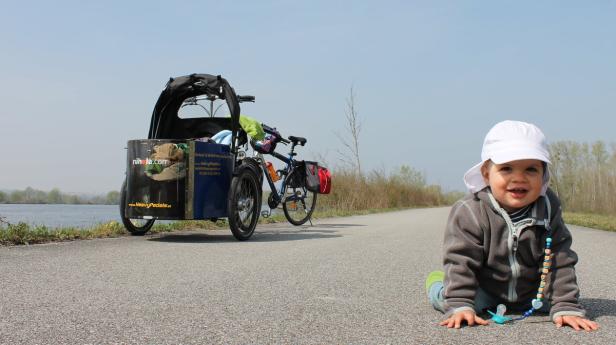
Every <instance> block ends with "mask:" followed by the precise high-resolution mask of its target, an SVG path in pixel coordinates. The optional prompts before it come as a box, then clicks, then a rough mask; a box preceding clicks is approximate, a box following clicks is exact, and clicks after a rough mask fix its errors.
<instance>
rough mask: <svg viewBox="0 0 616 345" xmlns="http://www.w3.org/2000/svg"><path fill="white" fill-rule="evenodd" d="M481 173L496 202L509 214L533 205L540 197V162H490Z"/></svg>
mask: <svg viewBox="0 0 616 345" xmlns="http://www.w3.org/2000/svg"><path fill="white" fill-rule="evenodd" d="M481 173H482V175H483V178H484V180H485V181H486V184H487V185H489V186H490V188H491V189H492V194H493V195H494V198H495V199H496V201H498V203H499V204H500V205H501V207H502V208H504V209H505V210H507V211H509V212H511V211H515V210H517V209H519V208H522V207H524V206H526V205H529V204H531V203H533V202H534V201H535V200H537V198H539V195H541V187H542V186H543V162H542V161H540V160H537V159H523V160H519V161H511V162H507V163H503V164H495V163H491V162H490V163H487V165H484V166H483V167H482V169H481Z"/></svg>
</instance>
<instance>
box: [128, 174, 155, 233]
mask: <svg viewBox="0 0 616 345" xmlns="http://www.w3.org/2000/svg"><path fill="white" fill-rule="evenodd" d="M125 206H126V180H124V183H122V189H121V192H120V218H122V224H124V227H125V228H126V230H128V232H130V234H131V235H133V236H143V235H145V234H146V232H148V231H150V229H151V228H152V225H154V221H155V220H154V219H138V218H126V217H125V216H124V207H125Z"/></svg>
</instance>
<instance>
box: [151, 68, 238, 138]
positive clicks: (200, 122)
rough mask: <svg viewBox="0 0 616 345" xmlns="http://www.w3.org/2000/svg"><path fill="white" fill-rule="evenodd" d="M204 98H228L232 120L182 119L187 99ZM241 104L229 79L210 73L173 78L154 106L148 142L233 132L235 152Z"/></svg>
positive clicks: (228, 118)
mask: <svg viewBox="0 0 616 345" xmlns="http://www.w3.org/2000/svg"><path fill="white" fill-rule="evenodd" d="M201 95H207V96H216V97H218V98H220V99H224V100H226V102H227V106H228V107H229V113H230V114H231V117H224V118H215V117H203V118H187V119H181V118H180V117H179V116H178V111H179V109H180V107H181V106H182V103H183V102H184V100H185V99H187V98H189V97H196V96H201ZM239 118H240V105H239V102H238V99H237V95H236V94H235V91H234V90H233V88H232V87H231V85H229V83H228V82H227V80H226V79H224V78H222V77H221V76H213V75H209V74H191V75H187V76H182V77H177V78H171V79H169V82H167V85H166V87H165V89H164V90H163V92H162V93H161V94H160V96H159V97H158V101H157V102H156V105H155V106H154V111H153V113H152V120H151V122H150V131H149V133H148V139H190V138H201V137H211V136H212V135H214V134H216V133H217V132H219V131H221V130H223V129H229V130H231V132H232V133H233V139H232V150H234V149H235V138H236V137H237V131H238V128H239Z"/></svg>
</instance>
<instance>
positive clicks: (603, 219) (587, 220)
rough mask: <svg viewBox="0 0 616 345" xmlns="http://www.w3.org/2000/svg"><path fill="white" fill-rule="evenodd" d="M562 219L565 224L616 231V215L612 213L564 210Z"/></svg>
mask: <svg viewBox="0 0 616 345" xmlns="http://www.w3.org/2000/svg"><path fill="white" fill-rule="evenodd" d="M563 219H564V220H565V223H567V224H573V225H579V226H585V227H588V228H594V229H601V230H607V231H616V216H612V215H601V214H594V213H574V212H564V213H563Z"/></svg>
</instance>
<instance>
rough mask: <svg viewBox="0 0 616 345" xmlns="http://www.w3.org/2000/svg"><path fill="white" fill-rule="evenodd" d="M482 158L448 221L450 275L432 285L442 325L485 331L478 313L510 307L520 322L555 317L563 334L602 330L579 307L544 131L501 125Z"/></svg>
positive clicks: (434, 276) (432, 278) (437, 274)
mask: <svg viewBox="0 0 616 345" xmlns="http://www.w3.org/2000/svg"><path fill="white" fill-rule="evenodd" d="M481 159H482V162H480V163H479V164H477V165H475V166H474V167H472V168H471V169H470V170H469V171H468V172H467V173H466V174H465V175H464V182H465V183H466V186H467V188H468V189H469V191H470V194H469V195H467V196H466V197H465V198H463V199H462V200H460V201H458V202H457V203H456V204H455V205H454V206H453V208H452V210H451V213H450V214H449V219H448V222H447V228H446V231H445V239H444V243H443V249H444V260H443V263H444V269H445V271H444V272H443V271H434V272H432V273H430V274H429V275H428V279H427V280H426V290H427V292H428V296H429V299H430V303H431V304H432V305H433V306H434V308H435V309H437V310H439V311H441V312H443V313H445V316H446V319H445V320H444V321H442V322H441V323H440V325H441V326H447V327H449V328H454V327H455V328H460V326H461V325H462V323H464V322H466V323H467V324H468V325H469V326H473V325H477V324H479V325H486V324H487V323H488V321H486V320H484V319H482V318H481V317H479V316H478V314H479V313H482V312H484V311H486V310H488V309H491V310H494V309H495V307H496V306H497V305H498V304H504V305H506V306H507V307H508V308H510V309H513V310H517V311H519V312H521V314H522V315H521V317H519V318H518V319H523V318H525V317H528V316H530V315H531V314H532V313H533V312H534V311H540V312H549V313H550V317H551V319H552V320H553V322H554V323H555V324H556V326H557V327H561V326H562V325H568V326H570V327H572V328H574V329H575V330H580V329H584V330H586V331H590V330H596V329H598V327H599V325H598V324H597V323H596V322H594V321H591V320H588V319H587V318H585V311H584V309H583V307H582V306H581V305H580V304H579V302H578V296H579V288H578V285H577V280H576V275H575V268H574V266H575V264H576V263H577V255H576V254H575V252H574V251H573V250H571V241H572V239H571V233H570V232H569V230H567V227H566V226H565V224H564V222H563V219H562V215H561V208H560V202H559V200H558V197H557V196H556V195H555V194H554V193H553V192H552V191H551V190H550V189H549V188H548V182H549V173H548V169H547V165H548V164H549V163H550V160H549V153H548V148H547V143H546V139H545V136H544V135H543V133H542V132H541V130H540V129H539V128H537V127H536V126H535V125H532V124H529V123H525V122H518V121H503V122H500V123H498V124H496V125H495V126H494V127H492V129H491V130H490V131H489V132H488V134H487V135H486V137H485V140H484V143H483V150H482V152H481ZM501 308H502V307H501Z"/></svg>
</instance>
